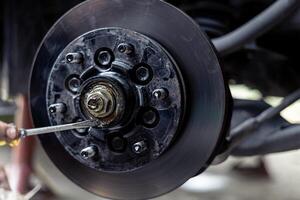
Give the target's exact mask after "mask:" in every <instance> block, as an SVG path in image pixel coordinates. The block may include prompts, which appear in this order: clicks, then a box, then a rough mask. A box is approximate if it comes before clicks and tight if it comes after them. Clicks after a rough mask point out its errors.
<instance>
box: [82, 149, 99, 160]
mask: <svg viewBox="0 0 300 200" xmlns="http://www.w3.org/2000/svg"><path fill="white" fill-rule="evenodd" d="M80 155H81V157H82V158H83V159H85V160H87V159H90V158H93V157H94V156H95V155H96V148H95V147H93V146H90V147H86V148H84V149H82V150H81V152H80Z"/></svg>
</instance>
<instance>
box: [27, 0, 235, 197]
mask: <svg viewBox="0 0 300 200" xmlns="http://www.w3.org/2000/svg"><path fill="white" fill-rule="evenodd" d="M30 90H31V91H30V101H31V112H32V116H33V120H34V124H35V125H36V126H37V127H43V126H49V125H57V124H64V123H70V122H74V121H81V120H86V119H92V118H96V119H98V120H100V121H101V122H102V125H101V126H99V127H91V128H89V129H83V130H74V131H66V132H62V133H55V134H48V135H43V136H39V139H40V141H41V143H42V145H43V148H44V149H45V151H46V152H47V154H48V155H49V157H50V159H51V160H52V161H53V162H54V164H55V165H56V166H57V167H58V168H59V169H60V170H61V171H62V172H63V174H65V175H66V176H67V177H69V178H70V179H71V180H72V181H73V182H75V183H76V184H78V185H79V186H81V187H83V188H84V189H86V190H88V191H90V192H92V193H95V194H97V195H99V196H103V197H108V198H112V199H146V198H152V197H155V196H159V195H162V194H164V193H167V192H169V191H171V190H173V189H175V188H177V187H178V186H180V185H181V184H183V183H184V182H186V181H187V180H188V179H189V178H191V177H193V176H195V175H197V174H198V173H200V172H202V171H203V170H204V169H205V168H206V167H207V166H208V165H209V164H210V161H211V160H212V159H213V158H214V156H215V154H216V153H217V150H218V148H219V144H220V142H221V141H222V139H224V137H225V135H226V126H227V125H228V122H229V118H228V110H229V103H228V99H229V98H230V95H229V93H228V91H227V90H226V86H225V83H224V79H223V75H222V71H221V68H220V66H219V62H218V59H217V56H216V55H215V52H214V49H213V47H212V46H211V44H210V42H209V41H208V39H207V38H206V36H205V35H204V34H203V33H202V31H201V30H200V29H199V27H198V26H197V25H196V24H195V23H194V22H193V21H192V19H190V18H189V17H188V16H186V15H185V14H184V13H182V12H181V11H180V10H178V9H177V8H175V7H173V6H171V5H169V4H167V3H166V2H163V1H159V0H150V1H149V0H140V1H136V0H123V1H120V0H90V1H86V2H84V3H82V4H80V5H79V6H77V7H75V8H73V9H72V10H71V11H69V12H68V13H67V14H66V15H64V16H63V17H62V18H61V19H60V20H59V21H58V22H57V23H56V24H55V25H54V26H53V27H52V29H51V30H50V31H49V32H48V34H47V35H46V37H45V38H44V40H43V42H42V44H41V46H40V49H39V50H38V53H37V56H36V59H35V62H34V65H33V69H32V76H31V87H30Z"/></svg>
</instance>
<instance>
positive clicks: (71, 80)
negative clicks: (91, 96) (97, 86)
mask: <svg viewBox="0 0 300 200" xmlns="http://www.w3.org/2000/svg"><path fill="white" fill-rule="evenodd" d="M65 87H66V88H67V89H68V90H69V91H70V92H72V93H75V94H76V93H77V92H79V90H80V87H81V79H80V78H79V75H77V74H74V75H71V76H69V77H68V78H67V79H66V81H65Z"/></svg>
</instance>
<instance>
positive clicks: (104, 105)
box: [83, 83, 121, 119]
mask: <svg viewBox="0 0 300 200" xmlns="http://www.w3.org/2000/svg"><path fill="white" fill-rule="evenodd" d="M117 98H118V99H119V98H121V97H120V96H118V94H116V93H115V90H114V89H113V88H111V87H110V85H107V84H105V83H99V84H96V85H95V86H93V88H91V90H90V91H88V92H87V93H86V94H85V95H84V98H83V99H84V100H83V101H84V105H85V107H86V110H88V112H89V113H90V114H91V115H92V116H93V117H95V118H100V119H101V118H105V117H108V116H110V115H111V114H112V113H113V112H114V111H115V110H116V99H117ZM115 117H116V116H115Z"/></svg>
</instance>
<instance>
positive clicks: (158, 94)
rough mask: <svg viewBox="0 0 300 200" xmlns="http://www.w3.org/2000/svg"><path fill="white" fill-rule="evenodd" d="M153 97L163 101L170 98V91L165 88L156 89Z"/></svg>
mask: <svg viewBox="0 0 300 200" xmlns="http://www.w3.org/2000/svg"><path fill="white" fill-rule="evenodd" d="M152 95H153V97H154V98H155V99H156V100H163V99H165V98H167V97H168V91H167V90H166V89H164V88H161V89H156V90H154V91H153V93H152Z"/></svg>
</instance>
